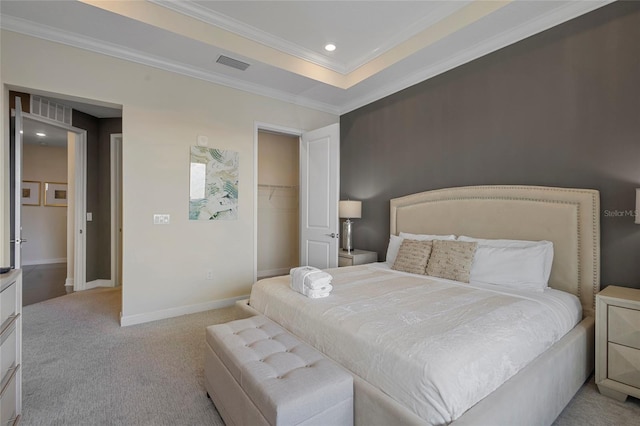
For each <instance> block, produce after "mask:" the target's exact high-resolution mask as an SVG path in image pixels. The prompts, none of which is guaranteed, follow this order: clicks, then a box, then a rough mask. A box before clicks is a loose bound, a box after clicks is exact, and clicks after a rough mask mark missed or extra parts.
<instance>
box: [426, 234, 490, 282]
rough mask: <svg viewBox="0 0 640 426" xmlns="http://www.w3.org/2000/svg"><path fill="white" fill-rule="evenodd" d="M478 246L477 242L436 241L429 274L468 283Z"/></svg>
mask: <svg viewBox="0 0 640 426" xmlns="http://www.w3.org/2000/svg"><path fill="white" fill-rule="evenodd" d="M477 246H478V243H475V242H464V241H434V242H433V249H432V251H431V257H430V258H429V264H428V265H427V275H431V276H432V277H439V278H446V279H449V280H455V281H461V282H463V283H468V282H469V274H470V272H471V264H472V263H473V256H474V255H475V253H476V247H477Z"/></svg>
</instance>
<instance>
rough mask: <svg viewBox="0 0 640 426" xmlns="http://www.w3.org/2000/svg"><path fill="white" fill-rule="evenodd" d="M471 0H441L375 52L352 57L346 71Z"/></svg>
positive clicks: (355, 67)
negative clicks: (432, 9)
mask: <svg viewBox="0 0 640 426" xmlns="http://www.w3.org/2000/svg"><path fill="white" fill-rule="evenodd" d="M471 2H472V0H464V1H463V0H458V1H447V2H442V4H441V5H440V7H438V8H436V9H435V10H434V11H433V12H431V13H430V14H429V15H427V16H425V17H423V18H422V19H420V20H418V21H416V22H415V23H414V24H413V25H410V26H408V27H406V28H404V29H403V30H402V31H398V32H397V33H396V34H394V36H393V37H391V38H389V39H388V40H387V41H386V42H384V43H382V44H381V45H380V47H379V48H378V49H376V51H375V52H368V53H366V54H364V55H362V56H360V57H358V58H356V59H354V60H353V61H351V62H348V63H347V64H346V66H345V69H346V70H347V71H346V72H347V74H348V73H350V72H352V71H355V70H356V69H358V68H360V67H361V66H363V65H364V64H366V63H367V62H370V61H372V60H374V59H375V58H377V57H378V56H380V55H382V54H384V53H386V52H388V51H389V50H392V49H393V48H395V47H396V46H398V45H399V44H400V43H403V42H405V41H407V40H409V39H410V38H411V37H413V36H415V35H417V34H419V33H421V32H423V31H424V30H426V29H427V28H429V27H431V26H432V25H435V24H436V23H438V22H440V21H441V20H443V19H445V18H446V17H448V16H450V15H453V14H454V13H456V12H457V11H459V10H460V9H462V8H464V7H466V6H468V5H469V4H470V3H471Z"/></svg>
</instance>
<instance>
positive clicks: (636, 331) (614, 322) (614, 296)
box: [596, 286, 640, 401]
mask: <svg viewBox="0 0 640 426" xmlns="http://www.w3.org/2000/svg"><path fill="white" fill-rule="evenodd" d="M596 384H597V385H598V390H599V391H600V393H601V394H603V395H606V396H608V397H611V398H613V399H616V400H618V401H624V400H626V399H627V396H629V395H631V396H635V397H636V398H640V290H639V289H634V288H626V287H616V286H609V287H607V288H605V289H604V290H602V291H601V292H600V293H598V294H597V295H596Z"/></svg>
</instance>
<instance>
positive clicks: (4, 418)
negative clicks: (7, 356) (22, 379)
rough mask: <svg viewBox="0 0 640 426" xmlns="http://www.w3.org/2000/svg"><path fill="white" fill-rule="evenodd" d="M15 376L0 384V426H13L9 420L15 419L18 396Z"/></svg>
mask: <svg viewBox="0 0 640 426" xmlns="http://www.w3.org/2000/svg"><path fill="white" fill-rule="evenodd" d="M17 377H18V375H17V374H14V375H13V377H12V378H11V380H10V381H9V382H8V383H4V382H3V383H2V385H3V388H2V394H1V396H0V424H1V425H2V426H4V425H7V424H13V422H12V421H11V420H13V419H15V418H16V414H17V412H16V403H17V396H18V386H17V383H16V378H17Z"/></svg>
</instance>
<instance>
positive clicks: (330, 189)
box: [300, 124, 340, 269]
mask: <svg viewBox="0 0 640 426" xmlns="http://www.w3.org/2000/svg"><path fill="white" fill-rule="evenodd" d="M339 172H340V125H339V124H332V125H330V126H327V127H323V128H321V129H317V130H312V131H310V132H307V133H303V134H302V136H301V138H300V263H301V265H309V266H315V267H316V268H320V269H326V268H335V267H337V266H338V246H339V242H340V234H339V232H338V227H339V223H338V198H339V196H340V174H339Z"/></svg>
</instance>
